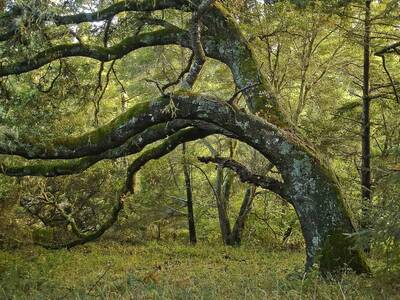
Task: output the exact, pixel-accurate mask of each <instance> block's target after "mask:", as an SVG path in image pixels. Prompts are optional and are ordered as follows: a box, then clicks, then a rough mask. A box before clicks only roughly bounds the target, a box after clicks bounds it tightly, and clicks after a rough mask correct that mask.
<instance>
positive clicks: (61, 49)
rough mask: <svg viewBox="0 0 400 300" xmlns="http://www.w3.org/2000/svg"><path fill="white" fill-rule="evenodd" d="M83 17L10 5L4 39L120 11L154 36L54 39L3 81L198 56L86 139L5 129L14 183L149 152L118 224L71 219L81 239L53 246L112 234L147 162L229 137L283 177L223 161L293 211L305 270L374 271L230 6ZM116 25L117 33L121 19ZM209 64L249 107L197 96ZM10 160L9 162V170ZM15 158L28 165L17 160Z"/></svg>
mask: <svg viewBox="0 0 400 300" xmlns="http://www.w3.org/2000/svg"><path fill="white" fill-rule="evenodd" d="M17 3H18V2H17ZM76 5H78V4H76ZM162 10H176V11H181V12H183V13H184V14H185V15H188V16H189V15H190V16H191V17H190V22H188V24H187V25H186V26H180V27H178V26H176V25H174V24H172V23H170V22H167V21H166V20H164V19H158V18H155V17H154V15H152V14H150V12H154V11H162ZM78 11H80V13H77V14H57V13H56V12H52V10H50V9H49V10H46V11H45V12H43V11H40V9H35V7H34V6H29V7H26V6H24V5H21V4H16V3H14V2H11V3H10V5H9V7H7V8H4V11H3V13H2V15H1V19H0V25H1V26H2V31H3V33H2V34H1V35H0V41H1V42H2V43H7V41H9V40H11V39H13V38H15V36H18V35H19V34H21V32H20V30H21V26H20V25H19V24H20V23H21V20H22V19H24V18H25V19H27V18H28V19H29V20H30V21H31V24H39V25H40V26H37V28H50V27H51V28H59V27H62V26H66V27H68V26H76V25H78V24H81V23H84V22H108V23H111V21H110V20H112V19H113V18H115V17H116V16H119V15H120V14H129V13H132V12H142V14H137V16H138V18H142V21H144V22H145V24H146V26H147V28H153V29H152V30H146V31H140V30H137V31H135V32H131V34H130V35H128V36H126V37H124V38H122V39H121V40H120V41H119V42H117V43H114V44H112V45H108V43H104V45H103V46H99V45H98V44H91V43H89V42H86V43H85V42H83V41H80V40H72V39H71V40H70V42H68V43H65V42H64V43H61V42H60V41H54V43H51V44H52V45H53V46H49V47H48V48H47V49H44V50H42V51H41V52H38V53H35V54H32V55H30V57H29V58H27V59H26V58H23V59H21V58H18V56H15V57H14V56H13V57H3V63H2V65H1V66H0V76H1V77H5V76H15V75H19V74H22V73H26V72H35V70H37V69H39V68H41V67H43V66H45V65H47V64H49V63H51V62H53V61H55V60H59V59H64V60H65V59H67V58H69V57H77V56H79V57H86V58H91V59H93V60H96V61H100V62H103V63H104V62H109V61H115V60H118V59H121V58H123V57H124V56H126V55H127V54H129V53H131V52H133V51H135V50H137V49H141V48H144V47H152V46H159V45H178V46H180V47H183V48H186V49H190V50H191V51H192V59H191V60H190V65H188V67H187V70H186V71H187V72H186V73H185V74H184V73H183V74H181V75H182V76H180V83H179V86H178V88H175V89H174V90H173V91H171V89H168V88H165V87H163V88H162V89H160V90H161V91H162V95H161V96H160V97H158V98H157V99H154V100H152V101H147V102H141V103H139V104H136V105H134V106H132V107H130V108H129V109H127V111H126V112H124V113H122V114H121V115H119V116H118V117H117V118H115V119H114V120H112V121H111V122H109V123H108V124H106V125H103V126H99V127H98V128H97V129H95V130H93V131H90V132H87V133H85V134H83V135H80V136H75V135H74V136H63V137H58V138H54V139H43V138H41V137H40V136H32V135H31V134H30V135H27V134H24V133H23V132H15V130H14V129H11V128H5V127H4V126H3V127H2V128H1V137H0V154H2V155H3V162H2V166H1V172H2V173H3V174H5V175H8V176H15V177H21V176H45V177H54V176H61V175H69V174H76V173H80V172H82V171H84V170H86V169H88V168H90V167H91V166H93V165H94V164H95V163H97V162H99V161H101V160H103V159H110V158H118V157H123V156H127V155H130V154H133V153H139V152H141V153H140V155H139V156H138V158H137V159H135V160H134V161H133V162H132V163H131V164H130V165H129V167H128V170H127V179H126V184H125V186H124V188H123V189H122V190H121V192H120V194H119V196H118V199H117V201H116V202H115V205H114V207H113V210H112V212H110V218H109V219H108V220H107V221H106V222H105V223H104V224H103V225H102V226H100V227H99V228H97V229H96V230H94V231H92V232H81V231H80V230H79V228H78V226H77V225H76V222H75V221H74V220H73V218H72V217H71V216H69V215H67V214H66V215H65V218H66V219H67V220H68V221H69V223H70V225H71V228H72V230H73V231H74V232H75V234H76V235H77V239H76V240H73V241H71V242H69V243H67V244H64V245H55V246H54V247H56V248H58V247H72V246H74V245H78V244H82V243H85V242H87V241H90V240H93V239H95V238H97V237H99V236H100V235H101V234H102V233H103V232H104V231H105V230H107V228H109V227H110V226H111V224H113V223H114V222H115V220H116V219H117V217H118V213H119V211H120V210H121V209H122V208H123V204H124V199H125V195H127V194H128V193H131V192H133V187H134V184H133V180H134V174H135V173H136V172H137V171H138V170H139V169H140V168H141V167H142V166H143V165H144V164H146V162H148V161H149V160H151V159H157V158H159V157H161V156H163V155H165V154H167V153H169V152H170V151H172V150H173V149H174V148H175V147H177V146H178V145H180V144H182V143H184V142H188V141H193V140H196V139H199V138H203V137H206V136H208V135H211V134H222V135H225V136H228V137H231V138H235V139H237V140H240V141H242V142H244V143H247V144H248V145H250V146H251V147H253V148H255V149H256V150H258V151H259V152H260V153H261V154H263V155H264V156H265V157H266V158H267V159H268V160H269V161H270V162H271V163H272V164H273V165H274V166H275V167H276V169H277V170H278V171H279V172H280V175H281V178H282V181H279V180H276V179H273V178H266V177H262V176H258V175H256V174H248V170H247V171H246V170H244V169H243V166H241V167H240V166H239V167H238V166H237V165H235V164H234V163H232V162H229V161H216V162H215V163H219V164H222V166H224V167H231V168H232V169H234V170H235V171H236V172H238V173H239V174H242V175H243V174H244V173H245V175H246V176H245V177H246V178H245V180H247V181H249V182H252V183H253V184H256V185H259V186H262V187H263V188H265V189H269V190H270V191H272V192H274V193H276V194H277V195H279V196H280V197H282V198H284V199H286V200H287V201H288V202H289V203H290V204H291V205H292V206H293V207H294V209H295V210H296V213H297V215H298V217H299V220H300V224H301V228H302V232H303V235H304V239H305V243H306V269H309V268H311V267H312V266H314V265H315V264H316V265H319V267H320V269H321V270H322V271H323V272H334V271H338V270H341V269H342V268H344V267H350V268H352V269H353V270H355V271H356V272H359V273H362V272H369V268H368V266H367V264H366V262H365V260H364V258H363V256H362V254H361V253H360V252H359V251H358V250H357V249H356V247H355V241H354V239H353V238H352V233H353V232H354V230H355V229H354V226H353V224H352V221H351V218H350V216H349V213H348V210H347V208H346V204H345V201H344V199H343V196H342V194H341V190H340V185H339V182H338V180H337V178H336V176H335V175H334V173H333V172H332V170H331V169H330V167H329V166H328V165H327V162H326V161H324V159H323V157H321V156H320V155H319V154H318V151H317V150H316V149H315V148H314V147H313V146H312V145H311V144H310V143H309V142H307V140H305V139H304V137H299V135H297V134H296V132H295V129H293V128H292V126H291V124H290V122H289V121H288V120H287V118H286V116H285V113H284V111H283V109H282V107H281V105H280V101H279V99H278V98H277V97H276V96H275V95H274V93H273V91H272V89H271V88H270V84H269V82H268V80H267V78H265V77H264V76H263V75H262V74H261V73H260V71H259V70H260V65H259V63H258V62H257V60H256V57H255V55H254V51H253V50H252V47H251V45H250V44H249V42H248V41H247V40H246V39H245V37H244V35H243V33H242V32H241V31H240V29H239V26H238V24H237V23H236V20H235V18H233V17H232V16H231V15H230V13H229V11H228V10H227V9H226V7H225V6H224V1H221V0H217V1H212V0H204V1H200V0H151V1H150V0H125V1H121V2H116V3H115V4H111V5H109V6H108V7H106V8H104V9H100V10H98V11H95V12H87V11H85V10H83V9H81V10H78ZM96 24H98V23H96ZM115 24H116V26H118V22H116V23H114V25H115ZM37 30H40V29H37ZM64 41H65V40H64ZM208 58H212V59H215V60H218V61H220V62H222V63H223V64H225V65H226V66H227V67H228V68H229V69H230V71H231V73H232V77H233V80H234V83H235V86H236V89H237V93H236V95H235V96H237V95H238V94H239V93H242V94H243V96H244V98H245V100H246V106H247V109H246V110H243V109H238V108H237V105H235V97H232V98H231V99H229V100H226V99H225V100H224V99H218V98H216V97H213V96H209V95H207V94H195V93H193V92H191V91H190V90H191V87H192V86H193V84H194V82H195V81H196V79H197V78H198V75H199V72H200V71H201V69H202V67H203V65H204V63H205V61H206V60H207V59H208ZM132 63H133V64H134V63H135V62H134V61H132ZM157 141H162V142H161V143H158V144H157V146H156V147H153V148H151V149H150V150H145V151H142V150H143V149H144V147H145V146H146V145H149V144H151V143H154V142H157ZM5 157H6V158H7V162H8V163H5V161H4V158H5ZM15 157H17V158H21V157H22V158H24V159H26V161H25V162H24V163H22V164H21V163H19V162H20V160H17V163H10V160H11V161H12V159H14V158H15ZM243 172H244V173H243ZM246 172H247V173H246Z"/></svg>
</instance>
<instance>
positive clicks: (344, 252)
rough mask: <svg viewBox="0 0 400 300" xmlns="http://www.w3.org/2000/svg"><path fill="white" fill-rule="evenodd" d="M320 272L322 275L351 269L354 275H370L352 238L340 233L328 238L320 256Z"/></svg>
mask: <svg viewBox="0 0 400 300" xmlns="http://www.w3.org/2000/svg"><path fill="white" fill-rule="evenodd" d="M319 259H320V271H321V273H323V274H325V275H326V274H335V273H340V272H342V271H343V269H345V268H351V269H352V270H354V271H355V272H356V273H358V274H361V273H368V274H369V273H371V270H370V268H369V266H368V264H367V262H366V258H365V256H364V254H363V253H362V252H361V251H360V250H359V249H356V248H355V241H354V238H353V237H350V236H348V235H345V234H343V233H341V232H334V233H332V234H330V235H329V236H328V238H327V239H326V241H325V244H324V246H323V248H322V250H321V254H320V258H319Z"/></svg>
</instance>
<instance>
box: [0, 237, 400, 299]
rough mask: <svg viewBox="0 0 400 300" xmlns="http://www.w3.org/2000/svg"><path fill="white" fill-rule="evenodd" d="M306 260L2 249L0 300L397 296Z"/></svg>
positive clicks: (173, 250)
mask: <svg viewBox="0 0 400 300" xmlns="http://www.w3.org/2000/svg"><path fill="white" fill-rule="evenodd" d="M303 263H304V253H303V252H299V251H283V250H275V251H270V250H268V251H266V250H265V249H264V250H263V249H261V248H256V247H242V248H240V249H232V248H226V247H223V246H211V245H201V244H199V245H198V246H195V247H192V246H188V245H183V244H179V243H154V242H149V243H147V244H144V245H137V246H135V245H125V244H117V243H105V242H102V243H95V244H89V245H85V246H81V247H76V248H74V249H72V250H70V251H67V250H59V251H50V250H45V249H42V248H39V247H30V248H25V249H15V250H0V299H400V280H399V279H398V278H397V279H396V278H392V279H390V278H388V277H387V276H385V277H383V276H380V275H375V276H374V277H365V276H357V275H354V274H345V275H344V276H342V277H341V278H340V279H336V280H329V281H327V280H323V279H321V278H320V276H318V274H317V273H315V274H310V275H309V276H308V277H307V278H303V276H302V270H303ZM375 265H376V263H375ZM383 278H384V279H383Z"/></svg>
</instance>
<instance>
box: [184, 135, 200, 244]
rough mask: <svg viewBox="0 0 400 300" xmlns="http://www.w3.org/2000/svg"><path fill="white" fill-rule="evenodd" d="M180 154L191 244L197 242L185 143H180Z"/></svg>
mask: <svg viewBox="0 0 400 300" xmlns="http://www.w3.org/2000/svg"><path fill="white" fill-rule="evenodd" d="M182 155H183V174H184V176H185V188H186V205H187V218H188V228H189V241H190V243H191V244H192V245H195V244H196V243H197V237H196V227H195V221H194V213H193V191H192V181H191V179H190V169H189V164H188V162H187V158H186V143H183V144H182Z"/></svg>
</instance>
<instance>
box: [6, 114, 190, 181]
mask: <svg viewBox="0 0 400 300" xmlns="http://www.w3.org/2000/svg"><path fill="white" fill-rule="evenodd" d="M190 124H191V123H190V122H188V121H183V120H174V121H172V122H169V123H167V124H158V125H155V126H152V127H150V128H148V129H146V130H145V131H143V132H142V133H139V134H137V135H135V136H133V137H132V138H130V139H129V140H128V141H127V142H126V143H125V144H123V145H122V146H120V147H118V148H115V149H110V150H108V151H105V152H103V153H101V154H99V155H93V156H87V157H83V158H80V159H72V160H66V161H39V162H34V163H29V164H21V163H19V164H16V165H11V164H7V163H6V162H1V163H0V173H2V174H5V175H7V176H14V177H24V176H45V177H55V176H61V175H72V174H77V173H81V172H83V171H85V170H86V169H88V168H89V167H91V166H93V165H94V164H96V163H97V162H99V161H101V160H103V159H116V158H120V157H124V156H127V155H131V154H134V153H138V152H140V151H142V150H143V149H144V147H145V146H146V145H149V144H151V143H153V142H156V141H158V140H161V139H163V138H165V137H167V136H168V135H170V134H173V133H175V132H176V131H178V130H180V129H182V128H184V127H187V126H189V125H190Z"/></svg>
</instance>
